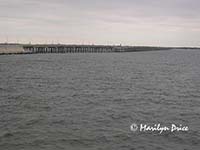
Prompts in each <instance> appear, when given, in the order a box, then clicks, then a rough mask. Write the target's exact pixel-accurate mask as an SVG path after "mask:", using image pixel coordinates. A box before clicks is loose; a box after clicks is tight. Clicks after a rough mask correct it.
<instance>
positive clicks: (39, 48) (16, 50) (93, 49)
mask: <svg viewBox="0 0 200 150" xmlns="http://www.w3.org/2000/svg"><path fill="white" fill-rule="evenodd" d="M171 49H199V50H200V48H199V47H158V46H121V45H75V44H74V45H72V44H71V45H70V44H18V43H0V55H16V54H36V53H122V52H142V51H161V50H171Z"/></svg>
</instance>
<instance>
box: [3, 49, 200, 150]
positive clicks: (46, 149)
mask: <svg viewBox="0 0 200 150" xmlns="http://www.w3.org/2000/svg"><path fill="white" fill-rule="evenodd" d="M132 123H147V124H155V123H161V124H163V125H168V124H172V123H174V124H183V125H187V126H188V127H189V131H188V132H173V133H170V132H165V133H163V134H160V135H159V134H157V133H155V132H153V133H144V132H143V133H142V132H132V131H130V128H129V126H130V125H131V124H132ZM0 149H1V150H60V149H61V150H62V149H65V150H113V149H116V150H131V149H132V150H134V149H136V150H138V149H146V150H151V149H152V150H156V149H159V150H161V149H164V150H172V149H176V150H179V149H180V150H184V149H185V150H199V149H200V51H197V50H171V51H155V52H137V53H120V54H119V53H103V54H95V53H92V54H41V55H40V54H38V55H12V56H0Z"/></svg>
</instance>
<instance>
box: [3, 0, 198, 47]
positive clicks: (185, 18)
mask: <svg viewBox="0 0 200 150" xmlns="http://www.w3.org/2000/svg"><path fill="white" fill-rule="evenodd" d="M199 6H200V1H199V0H12V1H8V0H0V28H1V31H2V32H1V33H0V42H4V41H5V40H6V38H8V40H9V41H11V42H17V41H18V42H29V41H32V42H34V43H52V42H54V43H58V42H59V43H77V44H93V43H94V44H120V43H121V44H124V45H160V46H200V40H199V39H200V9H199Z"/></svg>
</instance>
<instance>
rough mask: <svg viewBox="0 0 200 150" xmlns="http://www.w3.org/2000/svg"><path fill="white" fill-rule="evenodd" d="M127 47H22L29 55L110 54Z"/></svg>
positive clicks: (39, 45)
mask: <svg viewBox="0 0 200 150" xmlns="http://www.w3.org/2000/svg"><path fill="white" fill-rule="evenodd" d="M127 48H128V47H122V46H106V45H61V44H46V45H41V44H37V45H23V49H24V51H25V52H30V53H110V52H125V50H126V49H127Z"/></svg>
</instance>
